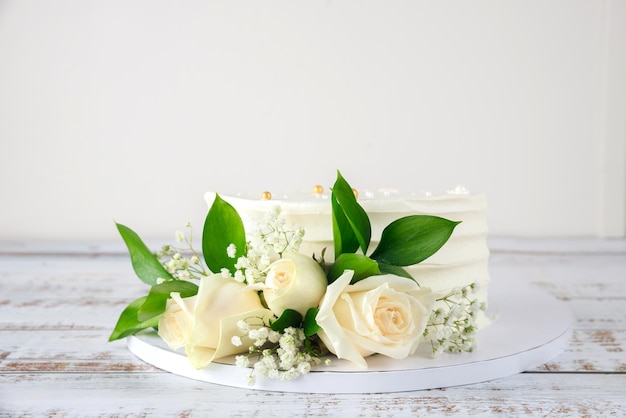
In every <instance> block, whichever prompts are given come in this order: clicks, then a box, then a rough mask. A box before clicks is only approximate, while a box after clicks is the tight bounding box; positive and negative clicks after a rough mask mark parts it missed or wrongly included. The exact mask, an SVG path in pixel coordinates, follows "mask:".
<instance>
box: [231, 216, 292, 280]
mask: <svg viewBox="0 0 626 418" xmlns="http://www.w3.org/2000/svg"><path fill="white" fill-rule="evenodd" d="M280 212H281V208H280V206H274V207H272V209H271V210H270V211H268V212H267V214H266V215H265V217H264V218H263V219H262V220H261V222H259V223H258V224H257V227H256V231H255V234H253V235H252V237H251V239H250V240H249V241H248V243H247V255H246V256H245V257H239V259H238V260H237V263H236V264H235V268H236V269H237V270H236V271H235V274H234V277H235V280H236V281H238V282H242V283H247V284H253V283H259V282H263V281H264V280H265V275H266V273H267V268H268V267H269V265H270V264H272V263H273V262H274V261H276V260H278V259H279V258H280V257H281V256H282V254H283V253H285V252H298V250H299V249H300V244H301V243H302V238H303V237H304V229H302V228H300V227H293V226H289V225H287V224H286V221H285V219H284V218H281V217H280ZM235 251H236V249H235V248H234V246H233V245H232V244H231V246H229V247H228V249H227V252H228V255H229V256H231V257H234V254H235Z"/></svg>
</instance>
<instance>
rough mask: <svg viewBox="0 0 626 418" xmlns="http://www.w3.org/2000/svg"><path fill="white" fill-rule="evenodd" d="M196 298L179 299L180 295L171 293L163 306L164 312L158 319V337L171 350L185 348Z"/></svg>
mask: <svg viewBox="0 0 626 418" xmlns="http://www.w3.org/2000/svg"><path fill="white" fill-rule="evenodd" d="M195 304H196V296H192V297H190V298H184V299H183V298H181V297H180V293H172V294H171V295H170V299H168V300H167V304H166V305H165V306H166V307H165V312H164V313H163V316H161V319H159V337H161V338H162V339H163V341H165V342H166V343H167V345H168V346H169V347H170V348H171V349H172V350H177V349H179V348H181V347H184V346H185V342H186V341H187V338H188V337H189V334H190V333H191V326H192V324H193V309H194V306H195Z"/></svg>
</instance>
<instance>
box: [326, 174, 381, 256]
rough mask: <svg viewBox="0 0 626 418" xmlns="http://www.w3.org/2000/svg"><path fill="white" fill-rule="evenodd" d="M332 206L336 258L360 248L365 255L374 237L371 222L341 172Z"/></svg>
mask: <svg viewBox="0 0 626 418" xmlns="http://www.w3.org/2000/svg"><path fill="white" fill-rule="evenodd" d="M331 204H332V218H333V240H334V247H335V257H338V256H339V255H341V254H343V253H353V252H355V251H356V250H357V249H359V248H360V249H361V251H362V252H363V254H365V253H366V252H367V247H368V246H369V244H370V239H371V236H372V231H371V225H370V220H369V218H368V216H367V213H365V210H364V209H363V208H362V207H361V205H359V203H358V202H357V200H356V197H355V196H354V191H353V190H352V187H350V185H349V184H348V182H347V181H346V180H345V179H344V178H343V177H342V176H341V173H340V172H339V171H337V180H336V181H335V185H334V186H333V187H332V196H331Z"/></svg>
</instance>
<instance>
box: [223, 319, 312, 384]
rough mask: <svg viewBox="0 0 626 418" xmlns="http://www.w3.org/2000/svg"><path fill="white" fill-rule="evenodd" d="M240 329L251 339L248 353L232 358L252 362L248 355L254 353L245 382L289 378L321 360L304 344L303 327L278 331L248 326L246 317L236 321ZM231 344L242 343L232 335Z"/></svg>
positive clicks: (244, 363)
mask: <svg viewBox="0 0 626 418" xmlns="http://www.w3.org/2000/svg"><path fill="white" fill-rule="evenodd" d="M237 326H238V328H239V330H240V331H241V332H242V333H243V334H244V335H245V336H247V337H248V338H249V339H250V340H251V341H252V345H250V348H249V352H248V354H241V355H238V356H237V357H236V358H235V364H236V365H237V366H238V367H243V368H248V367H250V366H251V360H250V357H256V360H255V361H254V363H253V365H252V370H251V372H250V374H249V375H248V384H249V385H250V386H252V385H254V383H255V382H256V379H257V378H270V379H280V380H292V379H295V378H297V377H298V376H300V375H303V374H306V373H308V372H310V371H311V367H312V366H314V365H318V364H320V362H321V360H320V358H319V356H318V355H316V354H314V353H313V352H312V350H310V349H308V348H307V343H306V342H307V339H306V336H305V335H304V330H303V329H302V328H294V327H289V328H285V330H284V331H283V332H282V333H280V332H278V331H274V330H272V329H271V328H269V327H267V326H263V327H260V328H256V329H250V327H249V325H248V323H247V322H246V321H239V323H238V324H237ZM232 343H233V344H234V345H237V346H238V345H241V343H242V341H241V338H240V337H234V338H233V340H232Z"/></svg>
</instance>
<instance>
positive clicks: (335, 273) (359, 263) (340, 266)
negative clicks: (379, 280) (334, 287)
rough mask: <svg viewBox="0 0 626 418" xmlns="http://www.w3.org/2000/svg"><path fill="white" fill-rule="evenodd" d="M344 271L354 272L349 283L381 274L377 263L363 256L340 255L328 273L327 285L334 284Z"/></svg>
mask: <svg viewBox="0 0 626 418" xmlns="http://www.w3.org/2000/svg"><path fill="white" fill-rule="evenodd" d="M345 270H354V276H352V280H351V281H350V283H352V284H354V283H356V282H358V281H359V280H363V279H365V278H366V277H369V276H377V275H379V274H381V271H380V269H379V268H378V263H377V262H376V261H374V260H372V259H371V258H369V257H367V256H364V255H363V254H347V253H346V254H341V255H340V256H339V257H337V259H336V260H335V263H334V264H333V265H332V266H331V268H330V270H329V271H328V275H327V277H328V284H330V283H332V282H334V281H335V280H337V278H339V276H341V275H342V274H343V272H344V271H345Z"/></svg>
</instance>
